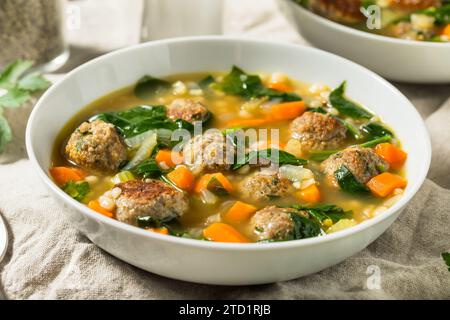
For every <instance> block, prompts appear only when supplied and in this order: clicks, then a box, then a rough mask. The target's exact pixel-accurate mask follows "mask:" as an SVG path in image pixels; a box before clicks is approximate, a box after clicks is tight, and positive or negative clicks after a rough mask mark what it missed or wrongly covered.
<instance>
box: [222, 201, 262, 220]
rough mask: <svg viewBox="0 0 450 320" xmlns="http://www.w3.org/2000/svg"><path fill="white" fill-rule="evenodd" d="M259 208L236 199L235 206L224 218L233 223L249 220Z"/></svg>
mask: <svg viewBox="0 0 450 320" xmlns="http://www.w3.org/2000/svg"><path fill="white" fill-rule="evenodd" d="M257 210H258V208H256V207H255V206H252V205H251V204H247V203H244V202H241V201H236V202H235V203H234V204H233V206H232V207H231V208H230V209H229V210H228V211H227V212H226V213H225V214H224V219H225V220H226V221H228V222H231V223H240V222H244V221H247V220H248V219H249V218H250V217H251V216H252V215H253V214H254V213H255V212H256V211H257Z"/></svg>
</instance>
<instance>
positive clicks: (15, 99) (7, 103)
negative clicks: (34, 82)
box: [0, 87, 31, 108]
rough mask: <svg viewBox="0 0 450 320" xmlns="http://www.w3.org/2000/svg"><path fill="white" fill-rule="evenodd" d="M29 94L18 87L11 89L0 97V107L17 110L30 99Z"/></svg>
mask: <svg viewBox="0 0 450 320" xmlns="http://www.w3.org/2000/svg"><path fill="white" fill-rule="evenodd" d="M30 97H31V95H30V92H29V91H27V90H22V89H20V88H18V87H13V88H11V89H9V90H8V92H7V93H6V94H4V95H2V96H1V97H0V107H4V108H18V107H20V106H22V105H23V104H24V103H25V102H27V101H28V100H29V99H30Z"/></svg>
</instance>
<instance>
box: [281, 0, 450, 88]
mask: <svg viewBox="0 0 450 320" xmlns="http://www.w3.org/2000/svg"><path fill="white" fill-rule="evenodd" d="M278 4H279V7H280V9H281V11H282V12H283V13H284V15H285V16H286V18H287V19H288V20H289V21H290V22H291V24H293V25H294V26H295V27H296V28H297V29H298V30H299V31H300V32H301V34H302V35H303V36H304V38H306V39H307V40H308V41H309V42H310V43H311V44H313V45H315V46H317V47H319V48H321V49H324V50H327V51H329V52H333V53H336V54H338V55H340V56H343V57H345V58H347V59H350V60H352V61H354V62H356V63H359V64H361V65H363V66H365V67H367V68H369V69H371V70H372V71H375V72H376V73H378V74H380V75H381V76H383V77H386V78H388V79H390V80H394V81H402V82H412V83H450V43H434V42H420V41H408V40H402V39H396V38H391V37H385V36H380V35H375V34H371V33H368V32H364V31H359V30H356V29H353V28H351V27H347V26H345V25H342V24H339V23H336V22H333V21H331V20H329V19H325V18H323V17H321V16H319V15H317V14H314V13H312V12H310V11H308V10H306V9H305V8H303V7H301V6H300V5H298V4H297V3H295V2H293V1H292V0H278Z"/></svg>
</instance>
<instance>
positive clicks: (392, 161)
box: [375, 143, 408, 170]
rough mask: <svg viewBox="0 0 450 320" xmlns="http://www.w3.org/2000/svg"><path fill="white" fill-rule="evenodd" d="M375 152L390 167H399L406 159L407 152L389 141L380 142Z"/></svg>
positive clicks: (396, 168)
mask: <svg viewBox="0 0 450 320" xmlns="http://www.w3.org/2000/svg"><path fill="white" fill-rule="evenodd" d="M375 152H376V153H377V154H378V155H379V156H380V157H382V158H383V159H384V160H386V162H388V163H389V165H390V166H391V168H392V169H395V170H398V169H400V168H401V167H402V166H403V164H404V163H405V161H406V158H407V156H408V154H407V153H406V152H404V151H403V150H401V149H400V148H397V147H396V146H394V145H393V144H391V143H380V144H378V145H377V146H376V147H375Z"/></svg>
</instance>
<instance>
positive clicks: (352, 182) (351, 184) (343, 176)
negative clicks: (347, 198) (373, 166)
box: [334, 165, 369, 193]
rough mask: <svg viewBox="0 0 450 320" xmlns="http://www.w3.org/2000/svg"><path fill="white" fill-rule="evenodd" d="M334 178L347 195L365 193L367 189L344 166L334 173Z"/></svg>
mask: <svg viewBox="0 0 450 320" xmlns="http://www.w3.org/2000/svg"><path fill="white" fill-rule="evenodd" d="M334 177H335V178H336V181H337V182H338V184H339V186H340V187H341V189H342V190H343V191H345V192H349V193H367V192H369V189H368V188H367V187H366V186H365V185H364V184H362V183H361V182H359V181H358V180H357V179H356V178H355V176H354V175H353V173H352V172H351V171H350V170H349V169H348V168H347V167H346V166H345V165H342V166H341V167H340V168H339V169H337V170H336V171H335V172H334Z"/></svg>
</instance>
